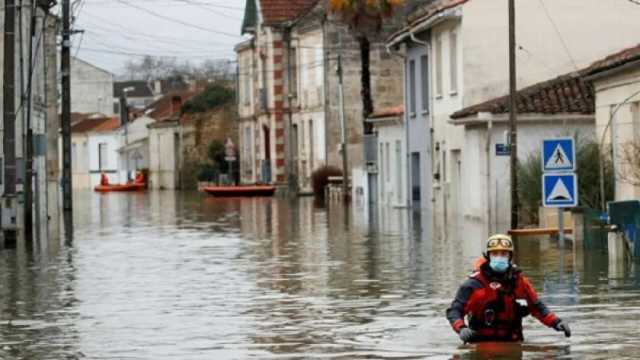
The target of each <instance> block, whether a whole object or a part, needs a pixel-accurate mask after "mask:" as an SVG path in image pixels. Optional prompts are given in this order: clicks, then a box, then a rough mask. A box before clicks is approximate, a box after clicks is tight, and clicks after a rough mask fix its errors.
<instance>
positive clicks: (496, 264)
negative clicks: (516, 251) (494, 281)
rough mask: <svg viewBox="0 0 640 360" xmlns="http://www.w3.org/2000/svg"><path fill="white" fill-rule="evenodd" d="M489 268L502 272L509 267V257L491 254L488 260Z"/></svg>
mask: <svg viewBox="0 0 640 360" xmlns="http://www.w3.org/2000/svg"><path fill="white" fill-rule="evenodd" d="M489 266H490V267H491V270H493V271H495V272H498V273H503V272H505V271H507V269H508V268H509V258H508V257H504V256H492V257H491V261H490V262H489Z"/></svg>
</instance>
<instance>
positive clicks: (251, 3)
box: [240, 0, 258, 35]
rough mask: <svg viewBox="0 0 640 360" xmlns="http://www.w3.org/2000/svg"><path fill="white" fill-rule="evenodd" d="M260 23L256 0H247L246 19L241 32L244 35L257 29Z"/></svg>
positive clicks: (243, 21)
mask: <svg viewBox="0 0 640 360" xmlns="http://www.w3.org/2000/svg"><path fill="white" fill-rule="evenodd" d="M257 24H258V7H257V6H256V0H247V4H246V6H245V7H244V19H243V20H242V28H241V29H240V33H241V34H242V35H244V34H246V33H248V32H251V31H253V30H255V28H256V25H257Z"/></svg>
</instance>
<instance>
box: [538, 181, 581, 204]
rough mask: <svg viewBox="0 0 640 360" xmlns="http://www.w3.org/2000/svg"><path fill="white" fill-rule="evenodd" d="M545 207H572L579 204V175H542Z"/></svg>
mask: <svg viewBox="0 0 640 360" xmlns="http://www.w3.org/2000/svg"><path fill="white" fill-rule="evenodd" d="M542 201H543V205H544V207H550V208H570V207H576V206H578V177H577V176H576V174H575V173H562V174H544V175H542Z"/></svg>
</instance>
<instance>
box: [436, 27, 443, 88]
mask: <svg viewBox="0 0 640 360" xmlns="http://www.w3.org/2000/svg"><path fill="white" fill-rule="evenodd" d="M436 96H442V37H441V36H436Z"/></svg>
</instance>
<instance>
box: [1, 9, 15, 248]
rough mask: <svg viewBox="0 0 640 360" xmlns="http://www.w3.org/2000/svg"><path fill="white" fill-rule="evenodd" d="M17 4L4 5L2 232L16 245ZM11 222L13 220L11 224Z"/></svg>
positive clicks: (6, 239) (7, 240) (5, 238)
mask: <svg viewBox="0 0 640 360" xmlns="http://www.w3.org/2000/svg"><path fill="white" fill-rule="evenodd" d="M15 5H16V4H15V0H5V2H4V67H3V69H4V74H3V92H2V95H3V110H4V114H3V115H4V116H3V123H2V124H3V139H2V148H3V151H4V196H3V198H4V199H3V200H4V204H3V209H2V211H3V212H4V214H3V219H2V228H3V232H4V240H5V242H6V243H7V244H8V243H15V241H16V239H17V232H16V210H15V196H16V113H15V111H16V88H15V86H16V84H15V80H16V78H15V74H16V67H15V65H16V64H15V46H16V42H15V41H16V33H15V31H16V6H15ZM9 219H10V220H9Z"/></svg>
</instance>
